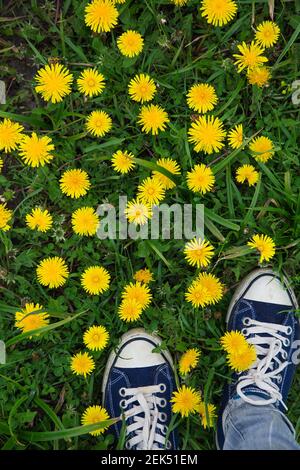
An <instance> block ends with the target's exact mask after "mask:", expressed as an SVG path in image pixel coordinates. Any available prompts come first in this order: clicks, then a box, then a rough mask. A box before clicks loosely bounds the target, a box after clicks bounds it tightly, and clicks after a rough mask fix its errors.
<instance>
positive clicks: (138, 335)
mask: <svg viewBox="0 0 300 470" xmlns="http://www.w3.org/2000/svg"><path fill="white" fill-rule="evenodd" d="M142 338H146V339H148V340H150V341H152V342H153V343H155V346H156V347H157V346H159V345H160V344H161V343H162V339H161V338H160V337H159V336H157V335H155V334H150V333H147V332H146V331H145V330H144V329H143V328H133V329H132V330H129V331H127V333H124V335H123V336H122V337H121V339H120V343H119V346H118V349H117V350H116V351H111V353H110V355H109V357H108V360H107V363H106V367H105V371H104V375H103V381H102V399H103V400H104V393H105V390H106V384H107V381H108V376H109V373H110V370H111V368H112V365H113V363H114V362H115V359H116V357H117V355H118V351H119V350H120V349H121V348H122V346H123V345H124V344H125V343H127V342H128V341H130V340H132V339H142ZM163 355H164V356H165V357H166V359H167V361H168V362H169V363H170V364H171V366H172V368H174V364H173V360H172V357H171V355H170V353H169V351H168V350H166V351H163Z"/></svg>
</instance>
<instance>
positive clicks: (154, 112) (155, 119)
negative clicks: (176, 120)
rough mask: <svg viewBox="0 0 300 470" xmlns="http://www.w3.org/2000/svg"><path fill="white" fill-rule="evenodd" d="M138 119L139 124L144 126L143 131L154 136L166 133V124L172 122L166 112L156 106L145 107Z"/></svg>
mask: <svg viewBox="0 0 300 470" xmlns="http://www.w3.org/2000/svg"><path fill="white" fill-rule="evenodd" d="M138 117H139V120H138V123H139V124H140V125H141V126H142V131H143V132H146V134H150V133H151V134H152V135H157V134H158V132H159V131H164V130H165V128H166V124H167V123H168V122H170V120H169V118H168V114H167V113H166V111H165V110H164V109H163V108H162V107H161V106H157V105H155V104H150V105H148V106H143V107H142V109H141V111H140V114H139V116H138Z"/></svg>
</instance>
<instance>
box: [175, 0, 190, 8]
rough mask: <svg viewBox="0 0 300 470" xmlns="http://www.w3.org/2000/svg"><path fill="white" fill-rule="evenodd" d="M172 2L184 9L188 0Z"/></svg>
mask: <svg viewBox="0 0 300 470" xmlns="http://www.w3.org/2000/svg"><path fill="white" fill-rule="evenodd" d="M171 2H172V3H174V5H176V6H177V7H183V5H186V4H187V2H188V0H171Z"/></svg>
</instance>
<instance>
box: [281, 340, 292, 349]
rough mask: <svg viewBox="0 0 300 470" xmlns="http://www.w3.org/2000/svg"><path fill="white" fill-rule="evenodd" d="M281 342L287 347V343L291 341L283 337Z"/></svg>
mask: <svg viewBox="0 0 300 470" xmlns="http://www.w3.org/2000/svg"><path fill="white" fill-rule="evenodd" d="M283 344H284V346H285V347H286V348H288V347H289V345H290V344H291V342H290V340H289V339H288V338H284V340H283Z"/></svg>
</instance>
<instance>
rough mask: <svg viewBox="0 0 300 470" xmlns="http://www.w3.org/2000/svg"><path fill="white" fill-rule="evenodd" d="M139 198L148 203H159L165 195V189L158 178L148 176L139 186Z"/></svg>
mask: <svg viewBox="0 0 300 470" xmlns="http://www.w3.org/2000/svg"><path fill="white" fill-rule="evenodd" d="M137 196H138V199H139V200H140V201H141V202H142V203H143V204H146V205H149V206H152V205H158V204H159V203H160V201H161V200H162V199H163V198H164V197H165V190H164V188H163V186H162V184H161V183H160V181H158V180H157V179H154V178H150V177H149V178H146V179H145V180H143V181H142V182H141V184H139V186H138V193H137Z"/></svg>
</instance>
